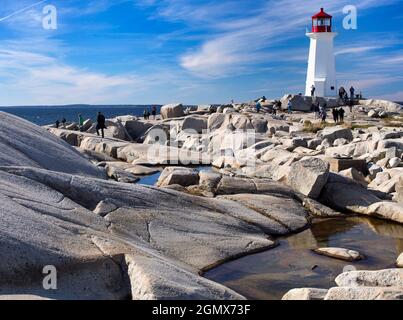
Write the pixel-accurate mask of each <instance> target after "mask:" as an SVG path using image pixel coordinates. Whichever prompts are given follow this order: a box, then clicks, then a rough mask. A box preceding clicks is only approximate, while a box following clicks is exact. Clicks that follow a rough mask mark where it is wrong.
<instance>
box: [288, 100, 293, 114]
mask: <svg viewBox="0 0 403 320" xmlns="http://www.w3.org/2000/svg"><path fill="white" fill-rule="evenodd" d="M287 109H288V113H289V114H292V102H291V100H290V101H288V105H287Z"/></svg>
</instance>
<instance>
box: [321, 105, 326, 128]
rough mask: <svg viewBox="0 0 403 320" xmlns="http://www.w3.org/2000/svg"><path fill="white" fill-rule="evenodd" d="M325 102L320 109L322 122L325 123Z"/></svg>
mask: <svg viewBox="0 0 403 320" xmlns="http://www.w3.org/2000/svg"><path fill="white" fill-rule="evenodd" d="M326 109H327V104H326V102H325V103H323V105H322V108H321V111H320V117H321V118H322V123H326V118H327V110H326Z"/></svg>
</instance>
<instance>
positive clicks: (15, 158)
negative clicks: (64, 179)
mask: <svg viewBox="0 0 403 320" xmlns="http://www.w3.org/2000/svg"><path fill="white" fill-rule="evenodd" d="M0 150H1V152H0V166H31V167H35V168H43V169H47V170H54V171H58V172H65V173H70V174H80V175H85V176H91V177H96V178H106V175H105V174H104V172H103V171H102V170H100V169H99V168H97V167H95V166H94V165H92V164H91V163H90V162H89V161H87V160H86V159H85V158H84V157H83V156H82V155H81V154H80V153H79V152H78V151H76V150H75V149H74V148H73V147H72V146H70V145H68V144H67V143H66V142H65V141H62V140H61V139H59V138H57V137H56V136H54V135H53V134H51V133H50V132H48V131H47V130H46V129H44V128H41V127H39V126H37V125H34V124H32V123H30V122H28V121H25V120H23V119H21V118H18V117H16V116H13V115H10V114H7V113H5V112H0Z"/></svg>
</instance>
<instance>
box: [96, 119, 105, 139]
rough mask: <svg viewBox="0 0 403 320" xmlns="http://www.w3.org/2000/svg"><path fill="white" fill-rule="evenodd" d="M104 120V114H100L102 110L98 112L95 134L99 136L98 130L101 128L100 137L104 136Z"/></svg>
mask: <svg viewBox="0 0 403 320" xmlns="http://www.w3.org/2000/svg"><path fill="white" fill-rule="evenodd" d="M105 122H106V119H105V116H104V115H103V114H102V112H98V116H97V135H98V136H99V130H101V133H102V139H103V138H105V132H104V129H106V126H105Z"/></svg>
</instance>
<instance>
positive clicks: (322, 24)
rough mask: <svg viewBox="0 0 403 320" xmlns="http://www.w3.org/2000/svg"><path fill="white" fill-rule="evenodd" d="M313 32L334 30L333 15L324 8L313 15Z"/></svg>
mask: <svg viewBox="0 0 403 320" xmlns="http://www.w3.org/2000/svg"><path fill="white" fill-rule="evenodd" d="M312 32H332V16H331V15H329V14H327V13H326V12H325V11H324V10H323V8H320V12H319V13H317V14H315V15H314V16H313V17H312Z"/></svg>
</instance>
